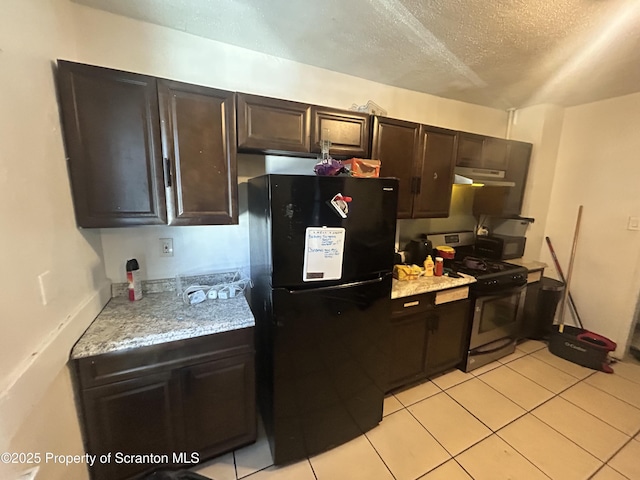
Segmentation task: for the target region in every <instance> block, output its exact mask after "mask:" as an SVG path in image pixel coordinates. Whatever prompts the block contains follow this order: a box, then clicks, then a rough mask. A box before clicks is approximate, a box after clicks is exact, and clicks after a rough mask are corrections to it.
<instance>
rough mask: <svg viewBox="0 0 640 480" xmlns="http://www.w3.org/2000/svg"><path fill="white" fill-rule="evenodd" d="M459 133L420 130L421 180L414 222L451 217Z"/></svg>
mask: <svg viewBox="0 0 640 480" xmlns="http://www.w3.org/2000/svg"><path fill="white" fill-rule="evenodd" d="M455 147H456V132H454V131H452V130H446V129H443V128H437V127H428V126H426V125H422V126H421V127H420V157H421V162H420V174H419V177H420V180H419V182H418V189H417V190H418V192H417V196H416V198H415V200H414V204H413V215H412V216H413V218H427V217H448V216H449V206H450V204H451V189H452V188H453V169H454V167H455V153H456V149H455Z"/></svg>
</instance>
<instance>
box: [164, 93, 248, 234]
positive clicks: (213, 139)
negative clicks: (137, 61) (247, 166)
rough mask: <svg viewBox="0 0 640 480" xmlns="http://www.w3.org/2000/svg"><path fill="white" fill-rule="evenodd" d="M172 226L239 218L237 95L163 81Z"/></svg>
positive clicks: (229, 222) (169, 214) (168, 205)
mask: <svg viewBox="0 0 640 480" xmlns="http://www.w3.org/2000/svg"><path fill="white" fill-rule="evenodd" d="M158 96H159V97H158V98H159V101H160V121H161V130H162V151H163V155H164V158H165V162H166V164H165V171H166V172H167V175H166V183H167V185H166V186H167V187H168V188H169V189H170V195H168V198H167V200H168V202H167V207H168V208H167V211H168V217H169V225H212V224H237V223H238V205H237V198H238V182H237V172H236V130H235V124H236V122H235V113H236V108H235V95H234V93H233V92H226V91H223V90H215V89H212V88H206V87H200V86H197V85H190V84H186V83H179V82H174V81H170V80H158Z"/></svg>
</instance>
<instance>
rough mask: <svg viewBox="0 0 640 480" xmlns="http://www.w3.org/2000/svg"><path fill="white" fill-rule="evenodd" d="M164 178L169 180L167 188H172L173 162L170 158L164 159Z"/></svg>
mask: <svg viewBox="0 0 640 480" xmlns="http://www.w3.org/2000/svg"><path fill="white" fill-rule="evenodd" d="M164 170H165V171H164V178H166V180H167V185H166V186H167V187H170V186H171V160H170V159H168V158H165V159H164Z"/></svg>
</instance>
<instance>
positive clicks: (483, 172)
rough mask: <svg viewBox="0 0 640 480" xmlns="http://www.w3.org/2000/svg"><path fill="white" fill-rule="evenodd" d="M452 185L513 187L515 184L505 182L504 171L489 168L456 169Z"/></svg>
mask: <svg viewBox="0 0 640 480" xmlns="http://www.w3.org/2000/svg"><path fill="white" fill-rule="evenodd" d="M454 172H455V177H454V181H453V183H454V184H456V185H476V186H486V187H515V186H516V184H515V182H510V181H508V180H505V179H504V177H505V171H504V170H491V169H489V168H472V167H456V168H455V170H454Z"/></svg>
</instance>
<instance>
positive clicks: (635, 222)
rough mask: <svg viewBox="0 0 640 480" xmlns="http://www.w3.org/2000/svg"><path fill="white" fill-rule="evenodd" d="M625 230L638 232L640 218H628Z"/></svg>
mask: <svg viewBox="0 0 640 480" xmlns="http://www.w3.org/2000/svg"><path fill="white" fill-rule="evenodd" d="M627 230H640V217H629V223H627Z"/></svg>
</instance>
